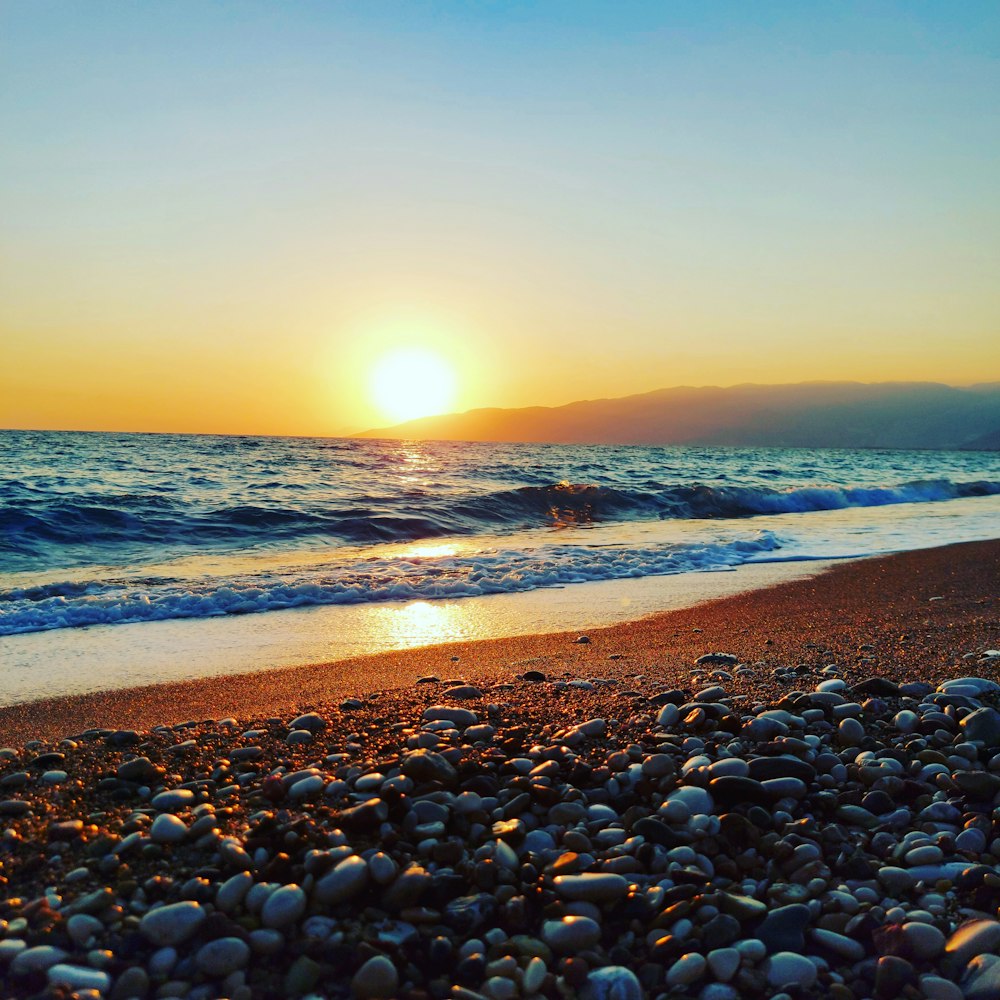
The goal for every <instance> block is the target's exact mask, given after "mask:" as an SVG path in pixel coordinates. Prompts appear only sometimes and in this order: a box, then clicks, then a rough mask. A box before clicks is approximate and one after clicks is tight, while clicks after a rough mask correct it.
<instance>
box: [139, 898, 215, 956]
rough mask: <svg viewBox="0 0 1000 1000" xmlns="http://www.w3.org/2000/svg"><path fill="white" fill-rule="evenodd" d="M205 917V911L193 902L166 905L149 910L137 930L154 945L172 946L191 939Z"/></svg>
mask: <svg viewBox="0 0 1000 1000" xmlns="http://www.w3.org/2000/svg"><path fill="white" fill-rule="evenodd" d="M206 917H207V914H206V913H205V911H204V910H203V909H202V908H201V906H199V905H198V903H196V902H194V901H193V900H186V901H184V902H180V903H168V904H167V905H166V906H161V907H158V908H157V909H155V910H150V911H149V912H148V913H147V914H146V915H145V916H144V917H143V918H142V920H141V921H140V923H139V930H140V931H142V933H143V935H145V937H146V939H147V940H148V941H150V942H152V943H153V944H155V945H158V946H160V947H163V946H165V945H169V946H173V945H177V944H180V943H181V942H182V941H186V940H187V939H188V938H189V937H191V936H192V935H193V934H194V933H195V931H197V930H198V928H199V927H201V925H202V924H203V923H204V922H205V918H206Z"/></svg>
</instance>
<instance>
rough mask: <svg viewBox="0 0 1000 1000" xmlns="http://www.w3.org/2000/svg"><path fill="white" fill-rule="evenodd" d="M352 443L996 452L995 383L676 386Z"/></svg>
mask: <svg viewBox="0 0 1000 1000" xmlns="http://www.w3.org/2000/svg"><path fill="white" fill-rule="evenodd" d="M356 436H357V437H367V438H404V439H409V440H444V441H525V442H553V443H559V444H643V445H680V444H688V445H731V446H735V447H739V446H745V447H787V448H795V447H808V448H961V449H974V450H978V451H991V450H1000V382H992V383H983V384H980V385H974V386H969V387H967V388H960V389H959V388H955V387H954V386H948V385H941V384H939V383H937V382H880V383H873V384H867V383H862V382H799V383H795V384H792V385H755V384H746V385H734V386H729V387H726V388H721V387H718V386H702V387H699V388H695V387H691V386H678V387H676V388H672V389H657V390H655V391H654V392H645V393H642V394H640V395H635V396H623V397H621V398H618V399H589V400H581V401H580V402H577V403H568V404H566V405H565V406H528V407H522V408H519V409H481V410H469V411H468V412H466V413H450V414H445V415H442V416H436V417H424V418H422V419H420V420H411V421H408V422H407V423H403V424H397V425H396V426H394V427H383V428H378V429H376V430H370V431H366V432H364V433H363V434H358V435H356Z"/></svg>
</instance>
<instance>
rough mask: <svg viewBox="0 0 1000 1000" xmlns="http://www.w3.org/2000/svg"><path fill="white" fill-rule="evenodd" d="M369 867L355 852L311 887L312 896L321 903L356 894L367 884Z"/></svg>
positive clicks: (336, 901) (328, 902)
mask: <svg viewBox="0 0 1000 1000" xmlns="http://www.w3.org/2000/svg"><path fill="white" fill-rule="evenodd" d="M368 876H369V869H368V865H367V864H366V863H365V860H364V858H359V857H358V856H357V855H356V854H355V855H353V856H351V857H349V858H345V859H344V860H343V861H341V862H340V864H339V865H337V866H336V868H334V869H333V870H332V871H330V872H328V873H327V874H326V875H324V876H323V877H322V878H321V879H319V881H317V883H316V885H315V886H314V887H313V896H314V897H315V898H316V899H317V900H318V901H319V902H321V903H326V904H333V903H341V902H343V901H344V900H345V899H350V898H351V897H352V896H356V895H357V894H358V893H359V892H361V890H362V889H364V887H365V886H366V885H367V884H368Z"/></svg>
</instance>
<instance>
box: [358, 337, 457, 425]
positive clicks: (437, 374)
mask: <svg viewBox="0 0 1000 1000" xmlns="http://www.w3.org/2000/svg"><path fill="white" fill-rule="evenodd" d="M371 392H372V399H373V401H374V402H375V405H376V406H377V407H378V408H379V409H380V410H381V411H382V413H383V414H385V416H386V417H387V418H388V419H390V420H415V419H416V418H417V417H429V416H432V415H434V414H436V413H443V412H444V411H446V410H447V409H448V408H449V407H450V406H451V403H452V400H453V399H454V397H455V372H454V369H453V368H452V367H451V366H450V365H449V364H448V362H446V361H445V360H444V358H442V357H441V356H440V355H437V354H434V353H432V352H430V351H425V350H420V349H416V348H407V349H404V350H398V351H393V352H392V353H391V354H386V355H385V356H384V357H383V358H381V359H380V360H379V361H378V362H377V363H376V365H375V367H374V368H373V369H372V375H371Z"/></svg>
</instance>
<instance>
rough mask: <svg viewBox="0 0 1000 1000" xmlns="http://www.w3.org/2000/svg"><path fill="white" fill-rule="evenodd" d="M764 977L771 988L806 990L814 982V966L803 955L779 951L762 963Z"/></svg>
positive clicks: (815, 973)
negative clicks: (788, 987) (789, 987)
mask: <svg viewBox="0 0 1000 1000" xmlns="http://www.w3.org/2000/svg"><path fill="white" fill-rule="evenodd" d="M764 975H765V976H766V977H767V981H768V983H770V984H771V986H774V987H777V988H781V987H786V986H795V987H799V988H801V989H808V987H810V986H812V984H813V983H814V982H816V975H817V972H816V966H815V965H813V963H812V962H810V961H809V959H808V958H806V957H805V956H803V955H796V954H795V953H794V952H791V951H779V952H778V953H777V954H776V955H772V956H771V957H770V958H769V959H768V960H767V961H766V962H765V963H764Z"/></svg>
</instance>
